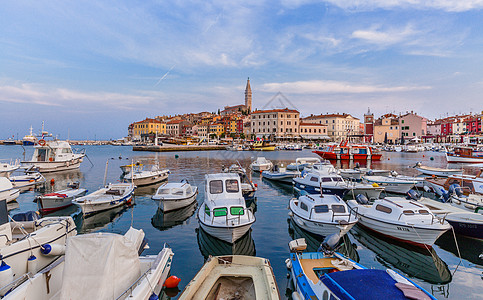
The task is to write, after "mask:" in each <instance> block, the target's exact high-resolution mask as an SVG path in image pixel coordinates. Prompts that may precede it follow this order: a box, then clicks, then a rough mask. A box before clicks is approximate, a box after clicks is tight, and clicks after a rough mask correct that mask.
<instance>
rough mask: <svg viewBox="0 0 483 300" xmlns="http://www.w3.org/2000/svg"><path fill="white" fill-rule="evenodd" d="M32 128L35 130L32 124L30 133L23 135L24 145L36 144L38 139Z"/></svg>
mask: <svg viewBox="0 0 483 300" xmlns="http://www.w3.org/2000/svg"><path fill="white" fill-rule="evenodd" d="M32 130H33V128H32V126H30V133H29V134H27V135H26V136H24V137H23V139H22V145H24V146H33V145H35V142H36V141H37V137H36V136H35V135H34V133H33V132H32Z"/></svg>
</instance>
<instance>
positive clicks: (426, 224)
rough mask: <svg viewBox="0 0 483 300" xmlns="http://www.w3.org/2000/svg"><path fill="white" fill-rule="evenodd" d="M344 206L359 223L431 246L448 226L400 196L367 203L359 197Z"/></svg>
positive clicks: (416, 204)
mask: <svg viewBox="0 0 483 300" xmlns="http://www.w3.org/2000/svg"><path fill="white" fill-rule="evenodd" d="M347 205H349V207H350V208H351V210H352V211H353V212H354V213H355V214H356V215H357V217H358V218H359V224H360V225H363V226H365V227H367V228H369V229H371V230H374V231H376V232H378V233H380V234H383V235H387V236H391V237H393V238H395V239H398V240H402V241H406V242H410V243H413V244H416V245H433V244H434V242H435V241H436V240H437V239H438V238H439V237H440V236H441V235H442V234H443V233H445V232H446V231H447V230H449V229H450V228H451V225H450V224H448V222H447V221H444V220H443V219H441V218H438V217H436V216H435V215H434V214H433V213H432V212H431V211H430V209H429V208H427V207H426V206H424V205H423V204H421V203H418V202H417V201H414V200H408V199H404V198H401V197H386V198H385V199H379V200H375V201H374V202H373V203H371V204H369V202H368V201H367V198H365V197H361V196H358V197H356V200H349V201H347Z"/></svg>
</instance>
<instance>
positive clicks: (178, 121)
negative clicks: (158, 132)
mask: <svg viewBox="0 0 483 300" xmlns="http://www.w3.org/2000/svg"><path fill="white" fill-rule="evenodd" d="M181 122H186V121H185V120H172V121H169V122H168V123H167V124H179V123H181Z"/></svg>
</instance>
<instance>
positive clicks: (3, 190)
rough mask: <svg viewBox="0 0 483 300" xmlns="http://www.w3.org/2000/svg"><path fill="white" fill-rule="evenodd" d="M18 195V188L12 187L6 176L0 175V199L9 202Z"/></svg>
mask: <svg viewBox="0 0 483 300" xmlns="http://www.w3.org/2000/svg"><path fill="white" fill-rule="evenodd" d="M19 195H20V190H19V189H17V188H14V186H13V185H12V182H11V181H10V180H8V178H5V177H0V201H2V200H5V201H6V202H7V203H8V202H11V201H13V200H15V199H17V197H18V196H19Z"/></svg>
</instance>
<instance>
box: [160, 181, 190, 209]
mask: <svg viewBox="0 0 483 300" xmlns="http://www.w3.org/2000/svg"><path fill="white" fill-rule="evenodd" d="M197 195H198V187H197V186H192V185H191V184H189V182H188V181H186V180H182V181H181V182H169V183H164V184H162V185H161V186H159V187H158V189H157V190H156V194H154V196H153V197H151V198H152V199H153V200H159V208H160V209H161V210H163V211H164V212H167V211H171V210H176V209H179V208H182V207H185V206H188V205H190V204H191V203H193V202H194V201H195V200H196V196H197Z"/></svg>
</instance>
